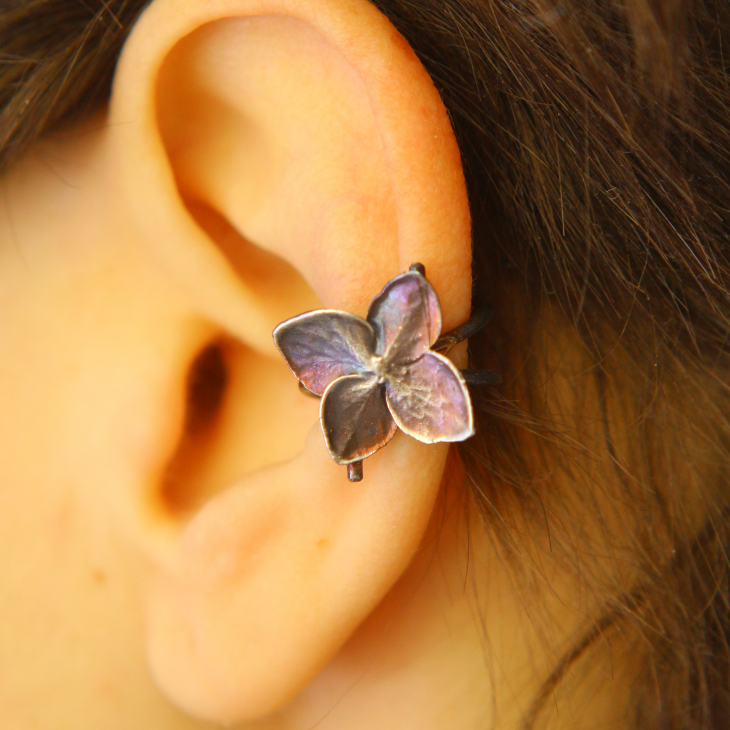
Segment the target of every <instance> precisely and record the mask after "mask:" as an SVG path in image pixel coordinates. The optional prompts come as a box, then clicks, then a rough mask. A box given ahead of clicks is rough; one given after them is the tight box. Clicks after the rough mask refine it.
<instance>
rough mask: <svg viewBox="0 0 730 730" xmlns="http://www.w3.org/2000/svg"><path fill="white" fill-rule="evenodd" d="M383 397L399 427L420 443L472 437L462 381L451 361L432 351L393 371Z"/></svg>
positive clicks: (464, 387) (460, 439) (464, 386)
mask: <svg viewBox="0 0 730 730" xmlns="http://www.w3.org/2000/svg"><path fill="white" fill-rule="evenodd" d="M386 397H387V403H388V407H389V409H390V412H391V413H392V414H393V418H394V419H395V422H396V423H397V424H398V427H399V428H400V429H401V430H402V431H404V432H405V433H407V434H408V435H409V436H413V438H416V439H418V440H419V441H423V442H424V443H427V444H433V443H437V442H439V441H463V440H464V439H466V438H469V436H472V435H473V434H474V423H473V418H472V409H471V400H470V398H469V391H468V390H467V389H466V384H465V383H464V379H463V378H462V377H461V374H460V373H459V371H458V370H457V369H456V367H455V366H454V365H453V363H452V362H451V361H450V360H447V359H446V358H445V357H443V356H442V355H437V354H436V353H435V352H427V353H425V354H424V355H422V356H421V357H420V358H419V359H418V360H416V361H415V362H414V363H411V364H410V365H409V366H408V367H402V368H394V369H393V370H392V371H391V374H390V377H389V378H388V380H387V384H386Z"/></svg>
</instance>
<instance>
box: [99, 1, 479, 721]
mask: <svg viewBox="0 0 730 730" xmlns="http://www.w3.org/2000/svg"><path fill="white" fill-rule="evenodd" d="M108 138H109V148H108V149H109V159H110V160H111V161H112V162H111V165H112V167H113V169H114V174H115V176H116V179H117V181H118V188H119V196H120V200H119V204H120V205H121V206H123V207H126V208H127V209H128V210H129V211H130V215H131V217H132V220H133V226H134V230H135V231H136V235H137V236H138V240H137V241H136V243H135V246H137V247H141V248H142V249H144V251H145V252H146V254H147V255H148V256H149V258H150V260H154V262H155V264H154V265H155V267H156V269H155V270H156V271H158V272H159V276H162V277H165V278H166V279H168V280H169V281H170V282H171V283H172V285H173V287H174V289H175V291H176V292H177V293H178V296H179V297H180V300H181V301H183V302H184V303H185V304H184V306H183V307H182V309H181V311H180V312H179V314H178V315H176V322H175V325H174V326H175V327H179V328H182V329H183V330H184V329H185V328H186V327H187V328H189V329H190V331H191V334H190V337H189V338H187V339H185V338H183V339H184V341H185V342H189V343H191V344H190V346H189V347H188V348H187V349H185V348H182V350H181V351H179V352H178V353H177V354H176V355H175V357H176V358H177V364H176V365H174V366H173V364H171V366H170V367H171V368H173V369H174V368H177V370H175V371H176V372H183V371H187V370H189V369H190V368H191V367H197V366H198V365H199V364H200V362H201V356H200V353H201V351H203V352H210V348H211V347H217V346H218V347H219V348H220V352H222V353H223V354H222V355H220V358H221V359H222V361H223V362H222V365H221V364H220V363H219V366H220V367H219V369H220V368H223V370H225V372H226V375H225V377H222V378H219V382H220V383H222V385H221V388H222V390H224V391H225V392H224V393H222V394H220V397H219V399H218V400H217V401H216V404H217V405H216V407H215V408H214V409H213V411H214V412H213V413H212V415H211V416H210V420H211V421H212V422H214V423H212V425H210V424H209V426H208V427H206V428H205V429H196V428H190V427H189V424H190V418H188V417H187V416H185V414H184V410H185V403H186V401H185V388H184V387H179V388H178V390H179V392H178V393H177V396H176V398H177V400H176V401H175V403H176V404H174V405H173V406H172V407H171V403H170V398H171V396H170V395H169V393H168V394H167V395H166V396H165V397H164V398H163V397H160V398H159V402H158V404H157V406H156V411H155V412H156V413H157V414H158V417H157V418H156V420H155V423H156V424H157V428H158V429H159V430H160V431H161V432H163V433H164V436H159V437H157V438H155V439H154V443H155V444H157V445H158V446H157V447H156V448H157V450H156V451H155V452H154V453H152V452H149V453H147V454H146V456H145V459H146V461H145V463H146V464H147V466H146V467H145V468H146V472H143V473H142V472H141V474H142V475H141V476H140V478H139V485H140V486H139V488H127V489H124V490H119V491H118V492H117V493H116V495H115V497H114V504H115V508H116V509H117V512H118V514H119V519H120V523H121V524H122V528H123V530H124V534H125V535H127V536H128V537H129V539H131V540H133V542H134V544H135V545H136V546H137V547H138V548H139V549H141V551H142V552H143V554H144V555H146V556H147V558H148V560H149V564H150V566H151V567H150V579H149V585H148V590H147V607H148V609H147V618H148V621H147V642H148V654H149V661H150V663H151V667H152V671H153V673H154V675H155V677H156V680H157V682H158V684H159V685H160V687H161V688H162V689H163V691H164V692H165V693H166V694H167V695H168V696H169V697H170V698H171V699H172V700H173V701H175V702H176V703H177V704H179V705H180V706H181V707H183V708H184V709H186V710H187V711H189V712H191V713H193V714H196V715H198V716H201V717H205V718H208V719H213V720H217V721H225V722H231V721H236V720H243V719H251V718H255V717H259V716H262V715H265V714H267V713H270V712H272V711H274V710H276V709H277V708H279V707H281V706H282V705H283V704H284V703H286V702H287V701H288V700H290V699H291V698H292V697H293V696H294V695H295V694H296V693H297V691H299V690H300V689H301V688H302V687H303V686H304V685H305V684H306V683H307V682H308V681H309V680H310V679H311V678H312V677H313V676H314V675H315V674H316V673H317V672H318V670H320V669H321V668H322V667H323V666H324V665H325V664H326V663H327V662H328V660H330V659H331V658H332V657H333V656H334V655H335V654H336V652H337V651H338V649H339V648H340V647H341V646H342V645H343V643H344V642H345V641H346V640H347V639H348V637H349V636H350V635H351V634H352V632H353V631H354V630H355V629H356V628H357V626H358V625H359V624H360V623H361V622H362V621H363V620H364V619H365V618H366V617H367V616H368V614H369V613H370V612H371V611H372V610H373V609H374V607H375V606H376V605H377V604H378V603H379V602H380V601H381V599H382V598H383V596H384V595H385V594H386V593H387V592H388V591H389V590H390V588H391V587H392V586H393V585H394V583H395V582H396V581H397V580H398V578H399V576H400V575H401V574H402V573H403V571H404V570H405V568H406V567H407V566H408V564H409V561H410V560H411V558H412V556H413V554H414V552H415V551H416V550H417V548H418V546H419V542H420V540H421V538H422V536H423V534H424V531H425V529H426V526H427V523H428V521H429V518H430V515H431V511H432V508H433V505H434V501H435V498H436V495H437V493H438V489H439V484H440V482H441V477H442V474H443V469H444V464H445V459H446V452H447V447H446V446H444V445H432V446H427V445H424V444H421V443H419V442H416V441H414V440H413V439H411V438H409V437H407V436H404V435H403V434H399V435H398V436H397V437H396V438H395V439H394V440H393V442H391V443H390V444H389V445H388V447H387V448H386V449H383V450H382V451H381V452H379V453H378V454H377V455H375V456H373V457H372V458H371V459H368V461H367V462H366V464H365V479H364V481H363V482H362V483H360V484H359V485H356V486H355V485H352V484H350V483H348V482H347V479H346V476H345V472H344V469H343V468H342V467H338V466H336V465H335V464H334V463H333V462H332V460H331V458H330V457H329V455H328V453H327V450H326V448H325V445H324V442H323V439H322V435H321V432H320V430H319V425H318V423H317V415H316V414H317V410H316V406H314V407H310V406H308V405H303V406H301V407H299V406H291V404H292V403H293V402H294V400H295V398H303V396H301V395H300V394H299V393H298V391H297V383H296V380H295V379H294V378H293V377H292V376H291V374H290V373H289V372H288V370H287V368H286V365H285V364H284V363H283V362H282V361H281V358H280V355H279V354H278V353H277V351H276V349H275V347H274V343H273V341H272V337H271V332H272V330H273V328H274V326H275V325H276V324H277V323H278V322H279V321H280V320H281V319H284V318H285V317H287V316H292V315H295V314H297V313H300V312H301V311H304V310H306V309H311V308H313V307H315V306H318V303H321V305H322V306H324V307H327V308H333V309H343V310H346V311H350V312H354V313H356V314H359V315H364V314H365V312H366V310H367V305H368V302H369V301H370V300H371V299H372V298H373V297H374V296H375V295H376V294H377V293H378V292H379V291H380V289H381V288H382V286H383V285H384V284H385V283H386V282H387V281H388V280H389V279H390V278H392V277H393V276H395V275H396V274H398V273H401V272H402V271H404V270H406V269H407V268H408V265H409V264H411V263H412V262H414V261H420V262H422V263H423V264H425V266H426V270H427V273H428V277H429V279H430V281H431V282H432V283H433V285H434V287H435V289H436V291H437V293H438V295H439V298H440V301H441V307H442V311H443V320H444V329H448V328H450V327H451V326H454V325H456V324H458V323H460V322H461V321H463V320H465V319H466V318H467V317H468V314H469V305H470V292H471V273H470V264H471V259H470V225H469V213H468V205H467V197H466V191H465V187H464V181H463V175H462V170H461V164H460V157H459V151H458V148H457V146H456V143H455V140H454V136H453V133H452V130H451V127H450V125H449V121H448V117H447V114H446V111H445V109H444V107H443V104H442V102H441V100H440V98H439V96H438V93H437V92H436V90H435V88H434V86H433V84H432V82H431V80H430V79H429V77H428V75H427V74H426V72H425V71H424V69H423V67H422V66H421V64H420V63H419V61H418V59H417V58H416V56H415V54H414V53H413V51H412V50H411V49H410V47H409V46H408V44H407V43H406V42H405V41H404V39H403V38H402V37H401V36H400V35H399V34H398V33H397V32H396V31H395V29H394V28H393V27H392V26H391V25H390V23H389V22H388V21H387V20H386V19H385V18H384V16H383V15H381V14H380V13H379V12H378V11H377V10H376V9H375V8H374V7H373V6H372V5H370V4H369V3H367V2H365V1H364V0H332V1H330V2H316V3H314V2H297V1H295V0H251V1H245V0H213V1H212V2H206V3H200V2H195V1H194V0H184V1H182V0H174V1H173V0H155V2H153V3H152V5H151V6H150V7H149V9H148V10H147V11H146V12H145V13H144V14H143V15H142V17H141V18H140V20H139V22H138V24H137V25H136V27H135V28H134V30H133V31H132V33H131V35H130V37H129V39H128V41H127V43H126V45H125V48H124V50H123V53H122V56H121V59H120V62H119V66H118V69H117V72H116V76H115V82H114V87H113V95H112V103H111V109H110V116H109V125H108ZM201 332H204V333H205V334H204V335H201V334H200V333H201ZM221 342H223V343H226V344H225V345H217V344H216V343H221ZM206 348H207V349H206ZM203 357H205V356H203ZM196 358H197V359H196ZM154 367H155V368H157V370H155V372H157V373H158V372H159V358H158V360H156V361H155V366H154ZM217 367H218V366H217ZM153 369H154V368H152V366H150V372H152V370H153ZM135 376H136V377H137V378H142V379H144V378H145V377H147V371H146V370H145V368H144V367H140V368H138V369H137V371H136V372H135ZM150 377H151V376H150ZM254 377H261V382H260V383H253V384H252V383H251V379H252V378H254ZM178 380H180V379H179V378H178ZM153 391H154V388H151V389H150V392H153ZM173 400H174V398H173ZM188 408H190V404H189V402H188ZM231 414H235V416H234V415H231ZM209 415H210V414H209ZM305 430H306V431H308V435H307V436H304V435H303V434H304V431H305ZM254 431H255V432H256V433H255V434H254V436H255V438H256V439H257V442H258V443H259V444H260V450H261V453H263V454H264V456H263V457H262V458H261V459H259V460H258V461H257V458H256V455H253V457H252V456H251V452H250V450H247V448H246V443H245V442H244V441H243V440H244V439H245V437H246V434H249V437H250V435H251V434H252V433H253V432H254ZM299 433H302V436H301V439H300V441H301V448H300V449H299V452H298V453H297V454H296V455H295V456H293V458H290V456H292V455H291V454H290V453H289V452H288V451H287V449H288V448H291V444H292V443H294V442H296V441H297V439H299V437H298V436H297V434H299ZM282 440H283V441H287V444H285V447H284V448H282V446H281V442H282ZM201 454H202V456H201ZM221 474H224V475H226V476H225V479H223V478H222V477H221ZM226 480H227V482H226ZM160 495H162V497H160ZM181 506H182V508H180V507H181Z"/></svg>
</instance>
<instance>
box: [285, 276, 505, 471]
mask: <svg viewBox="0 0 730 730" xmlns="http://www.w3.org/2000/svg"><path fill="white" fill-rule="evenodd" d="M488 319H489V315H487V316H485V315H484V313H482V314H481V315H480V316H479V322H478V323H477V324H478V326H477V327H476V329H480V328H481V327H482V326H483V325H484V324H486V322H487V321H488ZM470 322H471V320H470ZM476 329H475V328H474V326H473V325H470V323H469V322H467V323H465V324H464V325H461V326H460V327H458V328H456V330H452V332H450V333H447V334H446V335H444V337H442V338H441V339H439V335H440V333H441V307H440V305H439V301H438V297H437V296H436V292H435V291H434V289H433V287H432V286H431V284H430V283H429V282H428V280H427V279H426V277H425V269H424V268H423V266H422V265H421V264H414V265H413V266H411V269H410V271H408V272H407V273H405V274H401V275H400V276H396V277H395V278H394V279H391V280H390V281H389V282H388V283H387V284H386V285H385V287H384V288H383V291H382V292H381V293H380V294H379V295H378V296H377V297H375V299H373V301H372V302H371V304H370V308H369V310H368V314H367V319H362V318H361V317H358V316H356V315H354V314H349V313H348V312H341V311H338V310H331V309H321V310H317V311H314V312H306V313H304V314H300V315H299V316H297V317H293V318H292V319H288V320H286V321H285V322H282V323H281V324H279V325H278V326H277V327H276V329H275V330H274V342H275V343H276V346H277V348H278V349H279V351H280V352H281V354H282V355H283V356H284V358H285V359H286V361H287V363H288V365H289V367H290V368H291V370H292V372H293V373H294V375H296V377H297V378H298V380H299V383H300V387H303V388H304V389H306V391H308V392H309V393H311V394H312V395H314V396H321V398H322V401H321V404H320V415H319V418H320V424H321V426H322V433H323V434H324V439H325V443H326V444H327V448H328V450H329V452H330V454H331V456H332V458H333V459H334V460H335V461H336V462H337V463H338V464H343V465H347V466H348V477H349V479H350V480H351V481H360V480H361V479H362V460H363V459H365V458H367V457H368V456H371V455H372V454H374V453H375V452H376V451H377V450H378V449H380V448H382V447H383V446H385V445H386V444H387V443H388V442H389V441H390V440H391V439H392V438H393V436H394V435H395V432H396V431H397V430H398V428H400V429H401V430H402V431H404V432H405V433H407V434H408V435H409V436H412V437H413V438H415V439H418V440H419V441H422V442H424V443H427V444H433V443H438V442H442V441H463V440H464V439H467V438H469V437H470V436H472V435H473V434H474V417H473V412H472V406H471V399H470V397H469V391H468V389H467V387H466V380H465V378H464V376H463V375H462V373H461V372H460V371H459V370H458V369H457V368H456V366H455V365H454V364H453V363H452V362H451V361H450V360H449V359H448V358H446V357H445V356H444V355H443V354H441V353H439V352H435V351H434V349H432V348H434V347H438V348H439V349H442V350H443V351H447V350H448V349H450V348H451V347H452V346H453V345H454V344H456V343H457V342H459V341H461V340H463V339H465V338H466V337H468V336H470V335H471V334H473V333H474V331H476ZM462 335H463V336H462ZM465 372H467V373H468V372H471V373H476V374H481V377H482V380H481V381H479V380H478V379H477V382H482V383H483V384H490V385H491V384H495V383H496V382H499V379H498V376H497V375H496V374H495V373H492V372H491V371H465ZM490 378H491V380H490Z"/></svg>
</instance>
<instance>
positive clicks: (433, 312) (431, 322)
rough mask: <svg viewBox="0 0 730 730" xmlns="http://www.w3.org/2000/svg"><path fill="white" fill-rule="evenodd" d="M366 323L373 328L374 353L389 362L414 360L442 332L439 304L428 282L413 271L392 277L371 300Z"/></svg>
mask: <svg viewBox="0 0 730 730" xmlns="http://www.w3.org/2000/svg"><path fill="white" fill-rule="evenodd" d="M368 322H370V324H371V325H372V326H373V329H374V330H375V336H376V338H377V347H376V352H377V354H378V355H382V356H383V357H384V358H387V359H388V361H389V362H391V363H394V364H397V363H408V362H412V361H413V360H417V359H418V358H419V357H420V356H421V355H422V354H423V353H424V352H426V350H428V348H429V347H431V345H432V344H433V343H434V342H436V340H437V339H438V336H439V334H440V333H441V307H440V306H439V300H438V297H437V296H436V292H435V291H434V289H433V287H432V286H431V284H429V283H428V281H427V280H426V279H425V278H424V277H423V276H421V275H420V274H417V273H416V272H408V273H407V274H401V275H400V276H396V277H395V279H391V280H390V281H389V282H388V283H387V284H386V285H385V288H384V289H383V291H382V292H380V294H378V296H377V297H375V299H373V301H372V303H371V304H370V310H369V311H368Z"/></svg>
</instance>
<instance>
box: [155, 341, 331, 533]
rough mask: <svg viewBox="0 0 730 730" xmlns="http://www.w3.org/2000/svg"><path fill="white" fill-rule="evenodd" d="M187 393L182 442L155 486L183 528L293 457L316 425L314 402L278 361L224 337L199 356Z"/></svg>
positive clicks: (190, 373) (190, 377)
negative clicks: (212, 503) (237, 487)
mask: <svg viewBox="0 0 730 730" xmlns="http://www.w3.org/2000/svg"><path fill="white" fill-rule="evenodd" d="M185 391H186V392H185V403H186V407H185V417H184V421H183V426H182V431H181V435H180V438H179V441H178V444H177V447H176V449H175V452H174V454H173V455H172V457H171V459H170V460H169V462H168V464H167V467H166V469H165V471H164V474H163V476H162V478H161V483H160V490H161V497H162V504H163V506H164V508H165V510H166V512H167V513H168V515H169V516H170V517H172V518H173V519H175V520H183V521H184V520H187V519H188V518H189V517H190V516H192V515H193V514H194V513H195V512H196V511H197V510H198V509H200V508H201V507H202V506H203V505H204V504H205V503H206V502H207V501H209V500H210V499H212V498H213V497H214V496H215V495H216V494H218V493H220V492H221V491H223V490H224V489H226V488H227V487H229V486H230V485H231V484H233V483H234V482H236V481H239V480H241V479H243V478H245V477H246V476H247V475H249V474H251V473H253V472H255V471H258V470H260V469H264V468H267V467H271V466H274V465H276V464H279V463H282V462H285V461H288V460H289V459H292V458H293V457H295V456H296V455H297V454H298V453H299V452H301V450H302V449H303V448H304V445H305V441H306V437H307V433H308V432H309V430H310V429H311V427H312V424H313V423H316V421H317V412H318V411H317V409H318V404H317V402H316V401H314V400H312V399H309V398H306V397H304V396H303V395H302V394H301V393H300V392H299V389H298V387H297V382H296V380H294V379H293V378H292V377H291V373H290V371H289V369H288V368H287V367H286V364H285V363H284V362H283V361H281V360H280V358H278V357H277V356H276V355H273V356H272V355H268V354H266V355H264V354H261V353H259V352H257V351H255V350H253V349H252V348H250V347H247V346H245V345H244V344H242V343H241V342H239V341H237V340H235V339H232V338H230V337H226V336H220V337H218V338H215V339H214V340H212V341H210V342H209V343H208V344H206V345H205V346H204V347H203V348H202V349H201V350H200V352H199V353H198V355H197V357H196V358H195V360H194V361H193V362H192V364H191V367H190V370H189V372H188V377H187V382H186V385H185Z"/></svg>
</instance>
